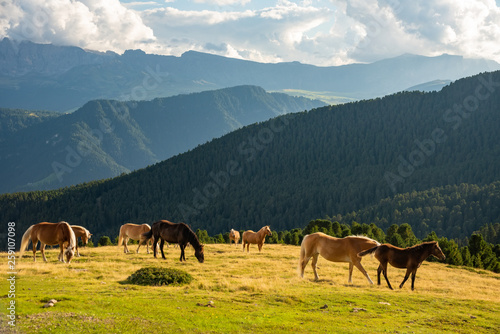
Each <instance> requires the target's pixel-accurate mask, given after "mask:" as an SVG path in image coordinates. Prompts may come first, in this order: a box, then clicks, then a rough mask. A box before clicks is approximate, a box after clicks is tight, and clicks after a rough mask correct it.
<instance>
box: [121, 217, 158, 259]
mask: <svg viewBox="0 0 500 334" xmlns="http://www.w3.org/2000/svg"><path fill="white" fill-rule="evenodd" d="M150 230H151V226H149V225H148V224H142V225H137V224H130V223H128V224H124V225H122V226H121V227H120V236H119V237H118V247H120V246H121V245H122V244H123V252H124V253H125V254H126V253H130V251H129V250H128V247H127V243H128V241H129V239H132V240H139V247H137V250H136V253H139V248H141V245H144V244H146V251H147V252H148V254H149V244H151V245H152V244H153V240H152V239H151V238H150V239H146V238H144V237H143V236H142V234H143V233H146V232H149V231H150ZM151 247H152V246H151Z"/></svg>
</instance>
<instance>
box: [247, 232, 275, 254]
mask: <svg viewBox="0 0 500 334" xmlns="http://www.w3.org/2000/svg"><path fill="white" fill-rule="evenodd" d="M266 235H269V236H271V235H273V234H272V233H271V228H270V227H269V226H264V227H263V228H261V229H260V230H259V232H254V231H252V230H248V231H245V232H243V238H242V239H241V243H242V244H243V251H245V245H246V246H247V252H250V244H257V245H258V246H259V252H260V251H261V249H262V245H264V242H265V241H266Z"/></svg>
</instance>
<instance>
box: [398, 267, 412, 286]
mask: <svg viewBox="0 0 500 334" xmlns="http://www.w3.org/2000/svg"><path fill="white" fill-rule="evenodd" d="M410 272H411V269H410V267H408V268H407V269H406V274H405V278H404V279H403V282H401V284H400V285H399V288H400V289H401V288H402V287H403V285H404V284H405V282H406V280H407V279H408V277H410Z"/></svg>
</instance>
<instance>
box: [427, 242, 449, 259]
mask: <svg viewBox="0 0 500 334" xmlns="http://www.w3.org/2000/svg"><path fill="white" fill-rule="evenodd" d="M431 255H432V256H434V257H436V258H438V259H440V260H444V259H446V256H445V255H444V253H443V251H442V250H441V248H440V247H439V244H438V242H437V241H434V242H433V245H432V253H431Z"/></svg>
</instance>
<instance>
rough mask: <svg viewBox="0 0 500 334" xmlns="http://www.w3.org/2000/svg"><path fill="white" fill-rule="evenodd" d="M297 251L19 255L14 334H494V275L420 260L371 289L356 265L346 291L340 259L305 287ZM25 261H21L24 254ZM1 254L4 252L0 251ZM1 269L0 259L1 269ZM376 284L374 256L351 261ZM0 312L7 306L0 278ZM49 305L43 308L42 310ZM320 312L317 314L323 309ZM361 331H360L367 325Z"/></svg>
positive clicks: (497, 305) (498, 323) (309, 275)
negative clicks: (161, 273)
mask: <svg viewBox="0 0 500 334" xmlns="http://www.w3.org/2000/svg"><path fill="white" fill-rule="evenodd" d="M299 250H300V248H299V247H297V246H286V245H269V244H265V245H264V247H263V250H262V252H261V253H259V252H258V250H257V248H256V247H253V248H252V247H251V248H250V253H247V252H243V251H242V249H241V246H240V247H237V248H235V247H234V245H233V246H232V247H230V246H229V245H227V244H226V245H205V262H204V263H198V261H197V260H196V258H195V257H194V254H193V253H194V251H193V249H192V248H188V249H187V252H186V258H187V262H185V263H180V262H179V254H180V253H179V252H180V250H179V249H175V248H173V247H170V248H168V249H167V248H166V256H167V260H161V259H159V258H158V259H155V258H153V256H152V254H146V253H145V250H144V251H142V250H141V251H142V252H141V253H139V254H136V253H130V254H124V253H123V249H119V248H118V247H117V246H110V247H98V248H83V249H82V250H81V252H80V253H81V254H82V257H80V258H75V259H74V260H73V261H72V262H71V264H70V265H68V264H63V263H60V262H58V261H57V254H58V253H57V250H56V249H54V250H49V251H48V252H47V259H48V262H47V263H44V262H43V260H42V259H41V258H40V257H38V258H37V262H33V261H32V258H31V257H28V256H25V257H24V258H23V259H21V260H17V263H16V270H17V272H18V274H17V280H16V305H17V308H16V312H17V316H18V319H17V328H18V329H19V332H21V333H22V332H26V333H35V332H36V333H44V332H49V331H50V332H64V331H66V330H67V329H68V328H70V329H74V330H79V331H83V332H89V333H101V332H113V333H132V332H146V331H153V330H155V329H157V328H162V331H163V332H173V333H174V332H175V333H177V332H180V333H183V332H186V333H187V332H189V333H220V332H222V333H251V332H257V331H258V332H264V333H267V332H273V333H274V332H283V333H284V332H290V331H296V332H301V333H302V332H313V333H324V332H345V333H349V332H352V333H356V332H359V331H368V332H370V333H383V332H394V331H399V332H408V333H409V332H415V333H420V332H432V333H439V332H449V333H452V332H462V333H489V332H495V331H498V329H500V320H499V319H498V318H499V317H498V314H500V275H498V274H494V273H492V272H487V271H479V272H476V271H470V270H465V269H461V268H452V267H449V266H447V265H445V264H441V263H430V262H424V263H423V264H422V266H421V268H419V270H418V272H417V279H416V281H415V291H411V289H410V286H411V282H406V284H405V286H404V287H403V288H402V289H399V288H397V287H398V286H399V284H400V283H401V281H402V280H403V276H404V273H405V271H404V270H401V269H395V268H392V267H389V279H390V281H391V283H392V285H393V286H394V287H396V288H395V290H394V291H391V290H389V289H388V288H387V285H386V283H385V280H384V279H383V278H382V284H381V285H380V286H378V285H376V284H375V285H370V284H369V283H368V281H367V280H366V278H365V277H364V276H363V275H362V274H361V273H360V272H359V271H358V270H357V269H354V272H353V281H354V283H353V284H348V283H347V279H348V264H346V263H332V262H328V261H326V260H324V259H323V258H321V257H320V259H319V261H318V267H319V269H318V274H319V276H320V280H319V281H318V282H315V281H314V280H313V278H314V274H313V272H312V269H311V267H310V263H309V264H308V266H307V267H306V270H305V274H304V279H301V278H299V276H298V274H297V264H298V257H299ZM26 254H29V252H27V253H26ZM0 255H1V256H2V258H3V259H6V257H7V254H6V253H0ZM4 263H6V261H5V262H4ZM362 263H363V265H364V267H365V268H366V269H367V271H368V273H369V274H370V276H371V278H372V280H373V281H374V282H375V283H376V280H377V277H376V268H377V265H378V264H377V261H376V260H375V259H374V258H371V257H369V256H368V257H365V258H363V261H362ZM151 266H157V267H165V268H173V269H180V270H182V271H185V272H187V273H189V274H190V275H192V276H193V278H194V279H193V281H192V282H191V283H190V284H189V285H185V286H162V287H150V286H137V285H132V284H127V283H126V282H125V281H126V279H127V277H129V276H130V275H131V274H132V273H133V272H135V271H137V270H138V269H140V268H143V267H151ZM0 289H1V290H2V291H4V292H2V293H1V294H0V295H1V296H2V298H1V300H2V304H1V307H2V311H3V310H5V309H6V305H7V303H8V302H9V299H8V298H7V291H8V286H7V282H6V280H2V281H1V283H0ZM52 298H55V299H57V300H58V301H59V302H58V303H57V304H56V305H55V306H54V307H52V308H43V307H42V306H43V305H44V304H45V303H46V302H47V301H48V300H49V299H52ZM325 305H326V307H325ZM4 328H5V324H3V325H2V327H0V329H1V330H3V329H4ZM367 328H368V329H369V330H367Z"/></svg>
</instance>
